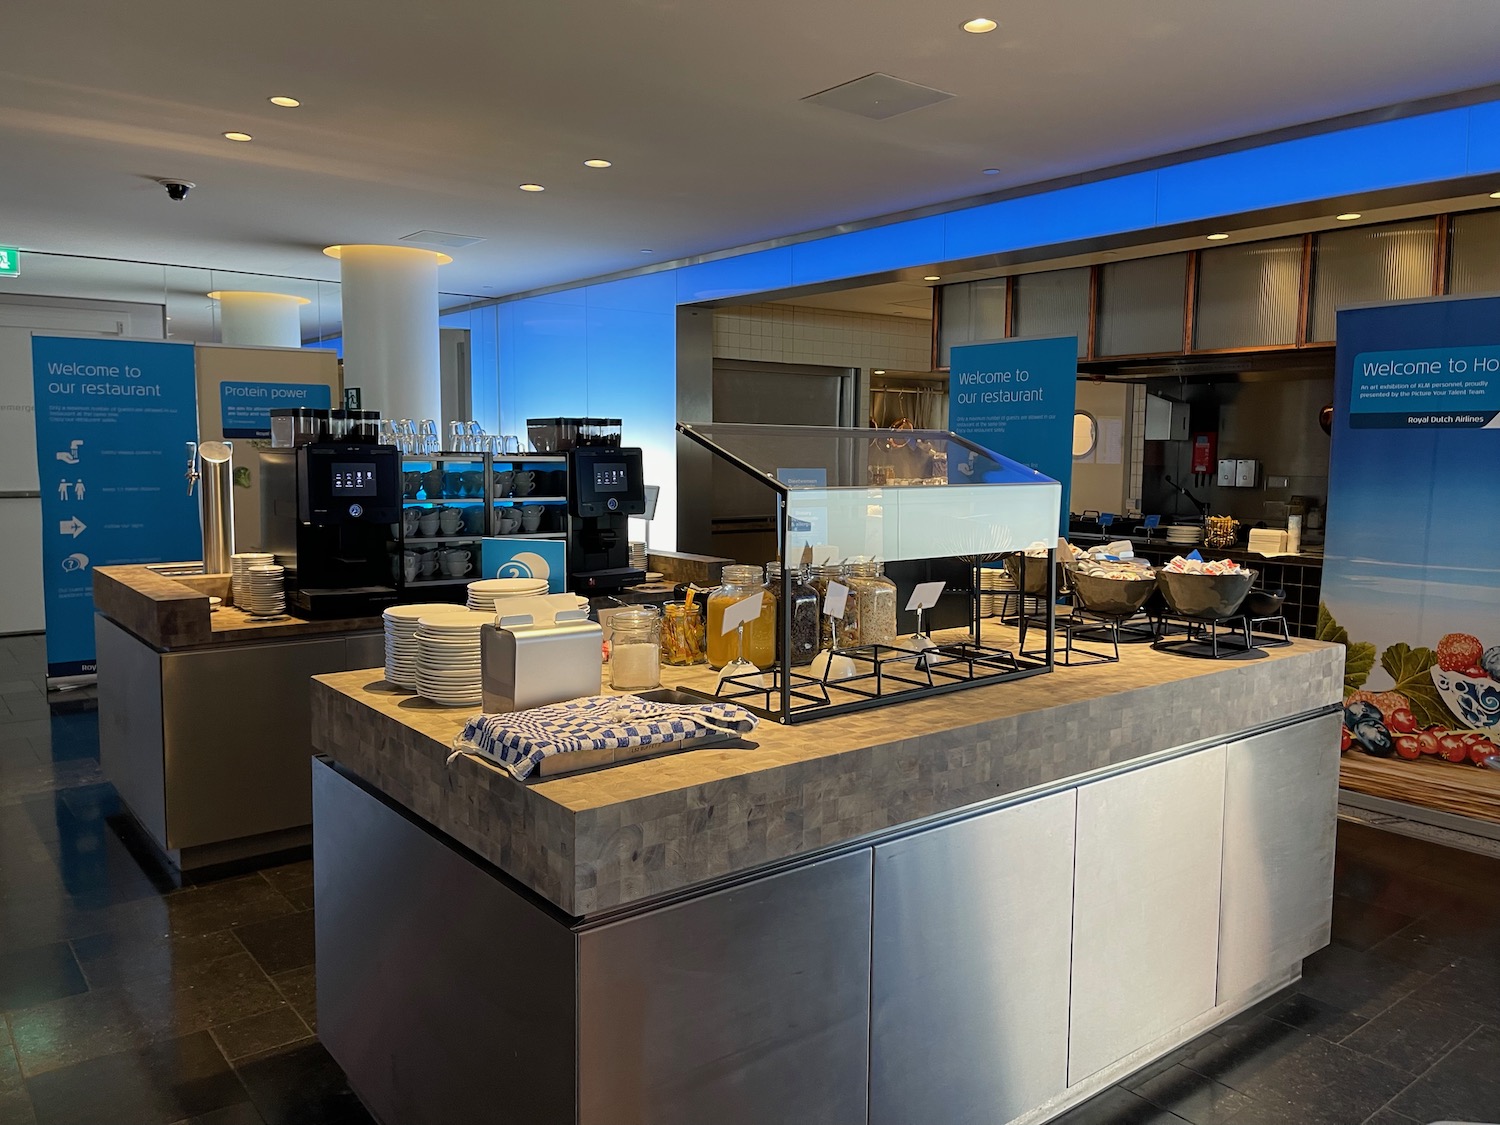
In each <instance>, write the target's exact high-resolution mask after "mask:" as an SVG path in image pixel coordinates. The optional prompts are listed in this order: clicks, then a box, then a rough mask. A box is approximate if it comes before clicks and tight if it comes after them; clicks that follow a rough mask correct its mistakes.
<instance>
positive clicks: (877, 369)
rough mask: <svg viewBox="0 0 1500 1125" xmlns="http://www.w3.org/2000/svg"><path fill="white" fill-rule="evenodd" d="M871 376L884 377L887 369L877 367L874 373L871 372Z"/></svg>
mask: <svg viewBox="0 0 1500 1125" xmlns="http://www.w3.org/2000/svg"><path fill="white" fill-rule="evenodd" d="M870 374H871V375H884V374H885V368H884V367H877V368H875V369H874V370H873V371H871V372H870Z"/></svg>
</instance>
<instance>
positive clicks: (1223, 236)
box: [1208, 234, 1229, 242]
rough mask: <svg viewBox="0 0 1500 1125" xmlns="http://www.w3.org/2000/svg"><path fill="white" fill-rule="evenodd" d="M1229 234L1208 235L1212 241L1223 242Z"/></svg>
mask: <svg viewBox="0 0 1500 1125" xmlns="http://www.w3.org/2000/svg"><path fill="white" fill-rule="evenodd" d="M1228 237H1229V236H1228V235H1227V234H1211V235H1209V236H1208V240H1209V241H1210V242H1223V241H1224V240H1225V239H1226V238H1228Z"/></svg>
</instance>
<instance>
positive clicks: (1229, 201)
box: [676, 102, 1500, 304]
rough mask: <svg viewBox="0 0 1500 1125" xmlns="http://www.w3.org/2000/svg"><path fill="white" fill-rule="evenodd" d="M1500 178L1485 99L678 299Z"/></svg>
mask: <svg viewBox="0 0 1500 1125" xmlns="http://www.w3.org/2000/svg"><path fill="white" fill-rule="evenodd" d="M1497 172H1500V102H1486V103H1483V104H1480V105H1475V106H1468V107H1465V108H1461V109H1448V110H1442V111H1439V112H1435V113H1426V114H1421V115H1418V116H1415V117H1406V118H1399V119H1396V120H1392V121H1382V122H1377V123H1374V124H1366V125H1356V126H1351V127H1349V128H1345V129H1339V130H1335V131H1333V132H1329V133H1320V134H1316V135H1314V136H1310V137H1300V138H1297V139H1294V140H1288V141H1277V142H1273V143H1271V144H1266V145H1261V146H1260V147H1258V148H1251V149H1245V150H1242V151H1238V152H1230V153H1223V154H1220V155H1217V156H1208V157H1202V158H1200V159H1196V160H1188V161H1184V162H1183V163H1181V164H1175V165H1169V166H1167V167H1164V168H1160V169H1157V170H1154V171H1150V172H1138V173H1131V174H1128V175H1122V176H1116V177H1114V178H1111V179H1105V180H1098V181H1095V182H1092V183H1086V184H1079V185H1075V186H1071V187H1064V188H1058V189H1054V190H1051V191H1045V192H1038V193H1036V194H1034V195H1026V196H1019V197H1017V198H1014V199H1007V200H1002V201H1000V202H998V203H986V204H980V205H978V206H974V207H966V208H963V209H961V210H957V211H952V212H949V213H946V214H943V215H934V216H928V217H925V218H919V219H907V220H903V221H901V222H895V223H889V224H887V225H885V226H880V227H871V228H868V229H865V230H860V231H854V232H851V233H849V234H837V235H830V236H828V237H825V238H819V239H813V240H810V241H807V242H799V243H794V244H792V245H789V246H782V247H777V248H775V249H770V250H760V251H754V252H751V253H747V254H742V255H736V256H731V257H725V258H721V259H718V260H715V261H711V262H702V263H698V264H694V265H690V266H683V267H681V268H679V269H678V270H677V271H676V275H677V276H676V299H677V301H678V302H679V303H684V304H686V303H693V302H698V301H710V300H716V299H718V300H721V299H724V298H727V297H738V296H743V295H746V294H751V293H763V292H768V291H772V290H776V289H784V288H790V287H792V286H801V285H812V284H816V283H820V282H827V281H838V280H842V279H845V278H856V277H861V276H866V275H869V274H874V273H879V272H882V271H888V270H895V269H910V268H915V267H922V266H930V265H934V264H937V263H941V262H946V261H958V260H962V259H965V258H973V257H979V256H982V255H986V254H1001V253H1006V252H1013V251H1018V250H1026V249H1032V248H1036V247H1042V246H1049V245H1055V244H1061V243H1067V242H1074V241H1079V240H1086V239H1094V238H1100V237H1105V236H1111V235H1122V234H1129V233H1132V232H1139V231H1149V230H1151V229H1152V228H1156V227H1167V226H1172V225H1174V224H1178V223H1187V222H1201V221H1204V220H1207V219H1212V218H1215V217H1219V216H1230V215H1237V214H1243V213H1247V212H1252V211H1262V210H1267V209H1271V208H1276V207H1284V206H1288V205H1293V204H1299V203H1310V202H1314V201H1317V200H1322V199H1336V198H1339V197H1345V196H1351V195H1358V194H1366V193H1370V192H1378V191H1384V190H1388V189H1392V188H1402V187H1411V186H1413V185H1416V184H1423V183H1435V182H1440V181H1443V180H1450V179H1457V178H1460V177H1463V176H1474V175H1482V174H1490V173H1497Z"/></svg>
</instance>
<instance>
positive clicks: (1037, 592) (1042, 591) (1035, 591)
mask: <svg viewBox="0 0 1500 1125" xmlns="http://www.w3.org/2000/svg"><path fill="white" fill-rule="evenodd" d="M1005 573H1006V574H1009V575H1010V580H1011V581H1012V582H1014V583H1015V584H1016V586H1017V587H1018V588H1019V587H1020V585H1021V556H1020V555H1018V554H1013V555H1006V556H1005ZM1057 588H1058V589H1059V590H1061V589H1062V565H1061V564H1058V566H1057ZM1023 593H1025V594H1026V595H1027V596H1028V597H1033V598H1037V597H1045V596H1046V594H1047V560H1046V559H1032V558H1028V559H1027V560H1026V589H1025V590H1024V591H1023Z"/></svg>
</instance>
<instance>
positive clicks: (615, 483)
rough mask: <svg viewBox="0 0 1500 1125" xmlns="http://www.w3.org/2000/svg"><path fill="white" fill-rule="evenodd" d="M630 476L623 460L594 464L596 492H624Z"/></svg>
mask: <svg viewBox="0 0 1500 1125" xmlns="http://www.w3.org/2000/svg"><path fill="white" fill-rule="evenodd" d="M629 487H630V477H629V475H628V473H627V472H626V469H625V462H623V461H600V462H598V463H596V464H595V465H594V491H595V492H624V491H625V490H626V489H627V488H629Z"/></svg>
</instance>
